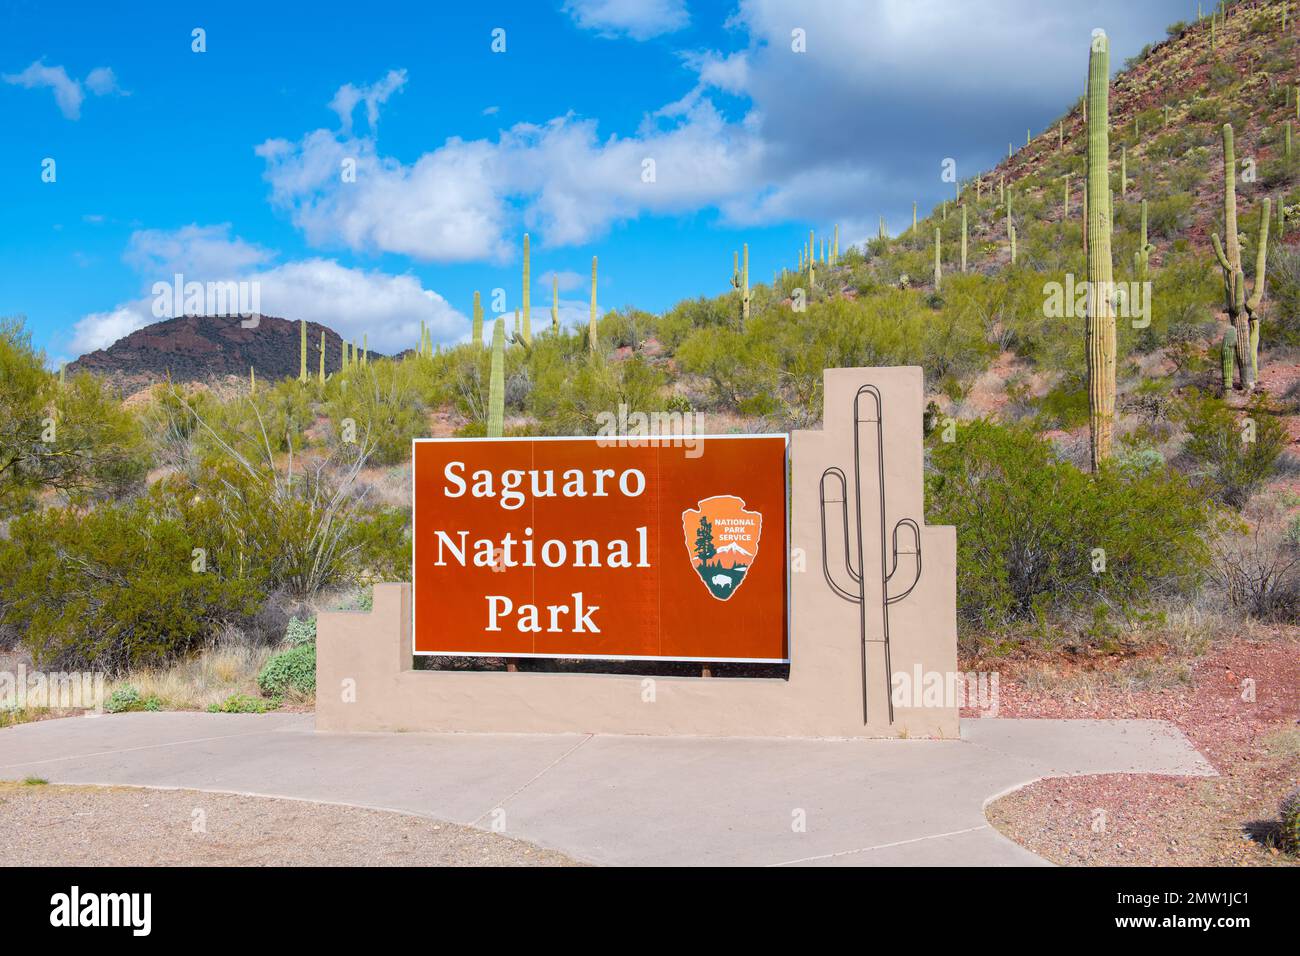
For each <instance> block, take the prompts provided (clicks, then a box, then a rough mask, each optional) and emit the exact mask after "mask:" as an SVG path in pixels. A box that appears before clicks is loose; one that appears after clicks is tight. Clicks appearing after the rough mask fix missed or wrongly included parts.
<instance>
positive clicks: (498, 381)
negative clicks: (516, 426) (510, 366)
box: [487, 315, 506, 438]
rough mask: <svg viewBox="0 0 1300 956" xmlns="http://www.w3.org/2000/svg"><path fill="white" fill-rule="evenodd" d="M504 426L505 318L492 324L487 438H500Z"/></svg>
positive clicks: (501, 317) (499, 316) (499, 318)
mask: <svg viewBox="0 0 1300 956" xmlns="http://www.w3.org/2000/svg"><path fill="white" fill-rule="evenodd" d="M505 424H506V317H505V316H504V315H498V316H497V319H496V321H495V322H494V323H492V371H491V373H490V375H489V376H488V420H487V437H488V438H500V437H501V435H502V433H503V432H504V431H505Z"/></svg>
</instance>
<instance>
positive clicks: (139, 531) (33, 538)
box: [0, 491, 261, 673]
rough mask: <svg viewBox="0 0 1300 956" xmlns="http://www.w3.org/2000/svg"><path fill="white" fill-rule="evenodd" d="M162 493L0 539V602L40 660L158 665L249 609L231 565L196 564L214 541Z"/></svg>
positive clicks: (83, 665)
mask: <svg viewBox="0 0 1300 956" xmlns="http://www.w3.org/2000/svg"><path fill="white" fill-rule="evenodd" d="M164 499H165V494H164V493H163V492H161V491H155V492H154V493H151V494H150V495H147V496H143V497H141V498H138V499H135V500H133V501H129V502H125V503H122V504H102V505H100V506H99V507H97V508H95V509H94V510H92V511H88V512H79V511H74V510H72V509H68V508H52V509H48V510H46V511H43V512H39V513H33V514H27V515H23V516H22V517H20V518H18V519H16V520H15V521H13V522H12V523H11V524H10V526H9V537H8V539H6V540H2V541H0V603H3V604H5V605H7V613H6V623H7V624H9V625H11V626H13V627H14V628H15V629H16V631H17V633H18V634H20V635H21V637H20V640H21V641H22V643H23V645H24V646H25V647H26V648H27V649H28V650H29V651H30V652H31V654H32V656H33V658H34V659H35V660H36V661H37V663H38V664H39V665H40V666H50V667H61V668H68V669H102V670H105V671H107V672H109V673H114V672H119V671H122V670H125V669H128V668H133V667H148V666H154V665H159V664H162V663H165V662H166V661H168V660H169V659H171V658H173V657H174V656H176V655H178V654H183V653H185V652H188V651H190V650H193V649H195V648H197V647H198V646H199V645H200V644H201V643H202V642H203V641H204V640H205V639H206V638H207V637H208V636H209V635H210V634H212V633H213V632H214V631H215V630H216V628H217V627H218V626H219V625H220V624H222V623H224V622H228V621H238V620H242V619H245V618H247V617H248V616H250V615H251V614H252V613H254V611H255V610H256V608H257V606H258V605H259V603H260V599H261V598H260V594H259V591H258V589H257V587H256V586H255V585H254V583H253V581H251V580H250V579H248V578H245V577H239V576H238V575H237V574H234V573H230V572H231V570H232V569H230V568H229V567H227V568H226V569H225V573H223V572H222V570H219V566H214V565H205V569H204V570H202V571H200V570H196V568H197V567H198V565H196V563H195V562H196V561H197V560H198V557H197V556H196V554H195V549H197V548H204V547H212V542H211V541H210V540H205V539H204V538H201V537H198V538H196V537H195V536H194V534H192V532H191V530H190V528H188V527H187V526H186V522H185V520H184V519H183V517H181V516H180V515H179V514H178V513H177V511H176V510H175V509H172V508H170V507H169V506H168V504H167V502H166V501H165V500H164ZM209 557H210V558H211V559H212V560H213V561H220V560H221V559H224V558H225V555H220V554H217V553H213V554H211V555H210V556H209Z"/></svg>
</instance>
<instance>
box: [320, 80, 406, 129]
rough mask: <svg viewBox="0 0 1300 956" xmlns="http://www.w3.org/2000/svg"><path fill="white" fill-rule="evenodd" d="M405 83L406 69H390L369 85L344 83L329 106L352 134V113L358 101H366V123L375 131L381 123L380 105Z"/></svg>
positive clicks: (343, 126)
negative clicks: (380, 78) (381, 77)
mask: <svg viewBox="0 0 1300 956" xmlns="http://www.w3.org/2000/svg"><path fill="white" fill-rule="evenodd" d="M405 85H406V71H405V70H389V71H388V74H387V75H386V76H385V77H384V78H383V79H382V80H379V81H377V82H375V83H371V84H370V85H369V86H359V87H358V86H353V85H352V84H351V83H345V84H343V85H342V86H340V87H339V88H338V91H337V92H336V93H335V94H334V99H332V100H330V104H329V107H330V109H332V110H333V111H334V112H335V113H337V114H338V116H339V123H340V124H341V125H342V128H343V132H344V133H345V134H348V135H351V133H352V113H353V111H354V110H356V108H357V104H358V103H365V104H366V123H367V124H368V125H369V126H370V130H371V133H373V132H374V130H375V127H376V126H377V125H378V124H379V107H380V106H381V105H382V104H384V103H387V102H388V98H389V97H390V96H392V95H393V94H394V93H396V92H398V91H399V90H401V88H402V87H403V86H405Z"/></svg>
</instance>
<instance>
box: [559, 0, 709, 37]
mask: <svg viewBox="0 0 1300 956" xmlns="http://www.w3.org/2000/svg"><path fill="white" fill-rule="evenodd" d="M564 12H565V13H567V14H568V15H569V16H570V17H572V18H573V22H574V23H576V24H577V25H578V26H579V27H581V28H582V29H583V30H595V31H596V32H598V33H599V34H600V35H601V36H605V37H618V36H629V37H631V38H632V39H634V40H648V39H650V38H651V37H656V36H660V35H662V34H665V33H673V32H675V31H677V30H680V29H682V28H683V27H685V26H686V25H687V24H688V23H689V22H690V15H689V14H688V13H687V12H686V3H685V0H565V3H564Z"/></svg>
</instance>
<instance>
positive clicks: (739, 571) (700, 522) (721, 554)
mask: <svg viewBox="0 0 1300 956" xmlns="http://www.w3.org/2000/svg"><path fill="white" fill-rule="evenodd" d="M682 532H683V533H684V534H685V536H686V553H687V554H688V555H690V558H691V566H692V567H694V568H695V570H696V573H698V574H699V576H700V580H701V581H703V582H704V586H705V587H706V588H708V589H709V593H710V594H712V595H713V596H714V597H715V598H717V599H718V600H719V601H726V600H729V599H730V598H731V596H732V595H733V594H735V593H736V591H737V590H739V588H740V586H741V585H742V584H744V583H745V574H746V572H747V571H749V569H750V567H751V566H752V565H753V563H754V561H755V560H757V558H758V539H759V537H760V535H762V533H763V516H762V515H761V514H759V513H758V512H757V511H746V510H745V502H744V501H742V500H741V499H740V498H737V497H736V496H735V495H715V496H714V497H712V498H705V499H704V500H703V501H701V502H699V507H697V508H688V509H687V510H685V511H683V512H682Z"/></svg>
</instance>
